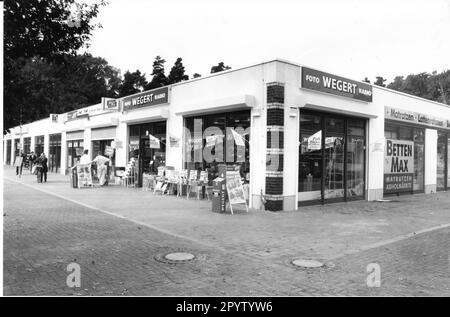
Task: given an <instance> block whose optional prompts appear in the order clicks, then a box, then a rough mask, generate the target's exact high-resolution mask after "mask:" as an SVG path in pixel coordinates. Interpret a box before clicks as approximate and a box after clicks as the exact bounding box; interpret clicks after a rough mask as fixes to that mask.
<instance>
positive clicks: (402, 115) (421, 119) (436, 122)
mask: <svg viewBox="0 0 450 317" xmlns="http://www.w3.org/2000/svg"><path fill="white" fill-rule="evenodd" d="M384 110H385V111H384V113H385V118H386V119H390V120H397V121H403V122H410V123H416V124H423V125H427V126H430V127H439V128H447V129H450V121H449V120H444V119H438V118H436V117H433V116H430V115H428V114H423V113H418V112H412V111H407V110H402V109H398V108H393V107H384Z"/></svg>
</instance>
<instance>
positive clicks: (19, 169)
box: [16, 150, 27, 178]
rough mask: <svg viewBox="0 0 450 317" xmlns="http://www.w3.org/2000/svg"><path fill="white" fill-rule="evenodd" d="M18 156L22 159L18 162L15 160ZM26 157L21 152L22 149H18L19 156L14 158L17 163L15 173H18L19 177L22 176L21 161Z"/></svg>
mask: <svg viewBox="0 0 450 317" xmlns="http://www.w3.org/2000/svg"><path fill="white" fill-rule="evenodd" d="M19 157H21V158H22V160H21V161H20V162H17V159H18V158H19ZM26 159H27V157H26V155H25V153H23V151H22V150H20V152H19V156H18V157H17V158H16V163H17V165H16V175H18V176H19V178H20V177H22V168H23V163H24V162H25V160H26Z"/></svg>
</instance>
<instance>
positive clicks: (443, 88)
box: [387, 70, 450, 104]
mask: <svg viewBox="0 0 450 317" xmlns="http://www.w3.org/2000/svg"><path fill="white" fill-rule="evenodd" d="M387 88H390V89H394V90H397V91H401V92H404V93H407V94H411V95H414V96H418V97H422V98H426V99H430V100H434V101H437V102H442V103H445V104H450V70H446V71H443V72H442V73H437V72H436V71H434V72H432V73H431V74H430V73H426V72H423V73H419V74H411V75H408V76H407V77H406V78H405V79H404V78H403V76H397V77H395V78H394V81H393V82H392V83H390V84H389V85H388V86H387Z"/></svg>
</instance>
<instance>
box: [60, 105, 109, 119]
mask: <svg viewBox="0 0 450 317" xmlns="http://www.w3.org/2000/svg"><path fill="white" fill-rule="evenodd" d="M113 111H115V110H114V109H104V108H103V103H99V104H97V105H93V106H90V107H86V108H81V109H77V110H74V111H70V112H68V113H67V115H66V118H65V122H67V121H72V120H76V119H83V118H88V117H92V116H96V115H100V114H104V113H109V112H113Z"/></svg>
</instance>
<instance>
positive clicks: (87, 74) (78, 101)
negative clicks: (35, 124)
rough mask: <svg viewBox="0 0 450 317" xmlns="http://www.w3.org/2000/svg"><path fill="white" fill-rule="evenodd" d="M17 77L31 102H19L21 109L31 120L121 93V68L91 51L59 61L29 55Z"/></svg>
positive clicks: (23, 114) (21, 89)
mask: <svg viewBox="0 0 450 317" xmlns="http://www.w3.org/2000/svg"><path fill="white" fill-rule="evenodd" d="M16 77H17V78H18V81H17V82H16V83H15V85H14V87H19V88H18V89H19V90H20V91H21V92H23V93H25V94H26V97H27V102H28V103H26V104H25V103H19V104H17V105H20V107H18V108H19V109H18V111H20V110H21V111H22V116H23V117H24V118H28V119H29V120H30V121H33V120H36V119H40V118H43V117H47V116H48V115H49V114H50V113H62V112H67V111H71V110H74V109H77V108H81V107H85V106H89V105H92V104H95V103H99V102H100V101H101V97H105V96H106V97H118V89H119V85H120V77H119V71H118V69H116V68H114V67H112V66H110V65H108V63H107V62H106V60H105V59H103V58H100V57H93V56H92V55H90V54H83V55H76V56H72V55H66V56H64V60H63V61H62V62H60V63H56V62H50V61H46V60H45V59H44V58H38V57H34V58H30V59H26V62H25V64H24V65H23V66H22V67H21V68H18V69H17V76H16ZM33 105H39V107H34V106H33ZM20 108H21V109H20Z"/></svg>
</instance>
